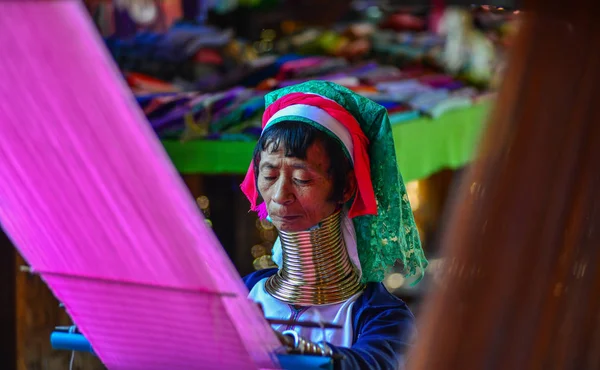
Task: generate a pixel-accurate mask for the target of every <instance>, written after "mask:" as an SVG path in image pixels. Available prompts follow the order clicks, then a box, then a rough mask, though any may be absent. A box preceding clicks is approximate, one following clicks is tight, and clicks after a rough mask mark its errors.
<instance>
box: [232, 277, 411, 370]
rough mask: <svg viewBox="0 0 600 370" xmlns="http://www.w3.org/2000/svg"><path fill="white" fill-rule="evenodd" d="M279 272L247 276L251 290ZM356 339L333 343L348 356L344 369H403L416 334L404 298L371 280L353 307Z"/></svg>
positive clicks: (341, 362)
mask: <svg viewBox="0 0 600 370" xmlns="http://www.w3.org/2000/svg"><path fill="white" fill-rule="evenodd" d="M275 273H277V269H266V270H259V271H256V272H253V273H251V274H250V275H248V276H246V277H244V283H245V284H246V286H247V287H248V289H249V290H252V288H253V287H254V285H256V283H258V282H259V281H261V280H262V279H265V278H267V277H269V276H272V275H274V274H275ZM352 323H353V327H354V328H353V329H354V330H353V333H354V337H353V341H352V346H351V347H350V348H344V347H337V346H333V345H331V348H332V350H333V352H334V353H336V354H340V355H342V356H343V357H344V359H343V360H341V361H340V369H343V370H347V369H348V370H349V369H364V370H379V369H399V368H402V367H403V365H404V358H405V354H406V352H407V350H408V349H409V347H410V345H411V341H412V338H413V335H414V333H415V319H414V316H413V314H412V313H411V312H410V310H409V309H408V306H407V305H406V303H404V301H402V300H401V299H399V298H397V297H395V296H393V295H392V294H390V293H389V292H388V291H387V289H386V288H385V287H384V286H383V284H381V283H368V284H367V285H366V288H365V290H364V291H363V294H362V295H360V297H358V299H357V301H356V303H355V304H354V305H353V307H352Z"/></svg>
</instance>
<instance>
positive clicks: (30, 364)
mask: <svg viewBox="0 0 600 370" xmlns="http://www.w3.org/2000/svg"><path fill="white" fill-rule="evenodd" d="M184 181H185V183H186V184H187V186H188V188H189V189H190V192H191V194H192V195H193V196H194V198H197V197H199V196H202V195H206V196H208V198H209V200H210V202H211V207H210V208H211V220H212V221H213V225H214V230H215V233H216V234H217V236H218V237H219V239H220V240H221V243H222V244H223V246H224V248H225V249H226V251H227V253H228V254H229V256H230V258H231V259H232V260H233V262H234V264H235V265H236V267H237V268H238V271H239V272H240V274H242V275H245V274H247V273H249V272H251V271H252V270H253V269H252V256H251V253H250V248H251V247H252V245H254V244H255V243H256V242H257V241H258V236H257V235H256V229H255V228H254V222H255V217H254V216H253V215H249V214H248V208H249V206H248V202H247V201H246V200H245V198H244V197H243V195H241V192H239V191H237V189H238V187H237V186H238V184H239V183H240V182H241V181H242V178H241V177H240V176H214V177H210V176H209V177H204V176H184ZM24 265H26V263H25V261H24V260H23V259H22V258H21V256H20V255H19V254H18V253H17V252H16V249H15V248H14V246H13V245H12V244H11V243H10V240H9V239H8V238H7V237H6V235H5V234H4V233H2V232H0V302H2V304H0V335H1V336H2V337H3V339H4V340H3V341H2V342H3V345H2V346H0V365H1V366H0V369H1V370H10V369H18V370H65V369H68V368H69V361H70V357H71V353H70V352H67V351H55V350H53V349H52V348H51V346H50V333H51V332H52V330H53V329H54V327H56V326H63V325H65V326H66V325H71V324H72V323H71V321H70V318H69V317H68V315H67V314H66V313H65V311H64V309H62V308H60V307H59V302H58V301H57V300H56V299H55V298H54V296H53V294H52V293H51V292H50V290H49V289H48V287H47V286H46V285H45V284H44V282H43V281H42V280H41V279H40V277H39V276H37V275H31V274H28V273H24V272H19V268H20V266H24ZM73 369H75V370H84V369H85V370H101V369H105V367H104V366H103V365H102V363H101V362H100V361H99V360H98V359H97V358H96V357H95V356H93V355H90V354H85V353H79V352H78V353H76V354H75V357H74V362H73Z"/></svg>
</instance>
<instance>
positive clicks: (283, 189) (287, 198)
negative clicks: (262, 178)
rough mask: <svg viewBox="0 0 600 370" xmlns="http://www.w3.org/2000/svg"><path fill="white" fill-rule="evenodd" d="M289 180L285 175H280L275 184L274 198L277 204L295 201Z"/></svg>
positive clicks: (272, 198)
mask: <svg viewBox="0 0 600 370" xmlns="http://www.w3.org/2000/svg"><path fill="white" fill-rule="evenodd" d="M290 185H291V184H290V183H289V181H287V180H286V179H285V177H284V176H281V177H279V179H278V180H277V182H276V183H275V184H273V196H272V197H271V200H273V201H274V202H275V203H277V204H281V205H284V206H285V205H288V204H290V203H292V202H293V201H294V192H293V191H292V188H291V186H290Z"/></svg>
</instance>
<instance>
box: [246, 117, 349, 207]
mask: <svg viewBox="0 0 600 370" xmlns="http://www.w3.org/2000/svg"><path fill="white" fill-rule="evenodd" d="M315 142H320V143H322V144H323V146H324V149H325V153H327V155H328V156H329V169H328V171H327V174H328V175H329V176H330V177H331V179H332V181H333V189H332V192H331V195H330V197H329V200H330V201H332V202H335V203H338V202H341V201H343V198H344V190H345V189H346V186H347V183H346V181H347V179H348V173H349V172H350V171H351V170H352V164H351V163H350V160H349V159H348V156H347V155H346V153H345V151H344V149H343V147H342V144H341V143H340V142H339V141H338V140H337V139H335V138H333V137H332V136H330V135H329V134H327V133H326V132H324V131H322V130H319V129H317V128H315V127H313V126H311V125H309V124H306V123H303V122H297V121H283V122H279V123H277V124H275V125H273V126H270V127H268V128H267V129H266V130H265V131H264V132H263V133H262V136H261V137H260V139H259V140H258V143H257V144H256V147H255V148H254V154H253V160H252V163H253V164H254V176H255V181H256V180H257V179H258V168H259V165H260V155H261V153H262V152H263V151H265V150H267V149H269V151H270V152H271V153H272V152H276V151H277V150H279V146H280V145H283V148H284V149H285V153H284V155H285V156H286V157H294V158H298V159H303V160H304V159H306V152H307V150H308V148H310V146H311V145H313V144H314V143H315Z"/></svg>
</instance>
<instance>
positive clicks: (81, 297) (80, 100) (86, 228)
mask: <svg viewBox="0 0 600 370" xmlns="http://www.w3.org/2000/svg"><path fill="white" fill-rule="evenodd" d="M0 45H2V48H3V50H4V52H3V55H2V58H0V81H2V83H0V179H1V181H0V223H1V224H2V227H3V228H4V230H5V231H6V232H7V234H8V235H9V236H10V238H11V239H12V241H13V243H14V244H15V246H16V247H17V248H18V249H19V251H20V253H21V254H22V255H23V257H24V258H25V259H26V260H27V262H28V263H29V264H30V265H31V266H32V267H33V268H34V270H38V271H41V272H42V278H43V279H44V280H45V282H46V283H47V284H48V286H49V287H50V289H51V290H52V292H53V293H54V294H55V295H56V297H57V298H58V300H59V301H61V302H62V303H63V304H64V305H65V307H66V309H67V311H68V313H69V314H70V315H71V317H72V319H73V321H74V322H75V324H76V325H77V326H78V327H79V328H80V330H81V331H82V333H83V334H84V335H85V336H86V337H87V338H88V339H89V340H90V342H91V344H92V346H93V348H94V350H95V352H96V353H97V355H98V356H99V358H100V359H101V360H102V362H103V363H104V364H105V365H106V366H107V367H108V369H110V370H112V369H123V370H135V369H140V370H141V369H143V370H153V369H157V370H159V369H161V370H164V369H191V370H193V369H256V368H276V367H277V364H276V362H275V360H273V358H272V353H273V351H274V350H275V349H276V348H278V347H279V342H278V340H277V338H276V337H275V335H274V333H273V331H272V330H271V328H270V326H269V325H268V323H267V322H266V320H265V319H264V318H263V317H262V314H261V312H260V311H259V310H258V308H257V307H256V305H255V304H253V303H251V302H250V301H248V300H247V299H246V296H247V294H248V292H247V289H246V288H245V286H244V285H243V283H242V281H241V279H240V276H239V275H238V273H237V271H236V270H235V268H234V266H233V264H232V263H231V261H230V260H229V258H228V257H227V254H226V253H225V252H224V250H223V249H222V248H221V246H220V244H219V242H218V240H217V239H216V237H215V236H214V234H213V233H212V232H211V231H210V230H209V229H208V228H207V227H206V226H205V223H204V220H203V218H202V215H201V214H200V212H199V210H198V208H197V206H196V205H195V202H194V201H193V199H191V197H190V195H189V193H188V191H187V189H186V188H185V186H184V184H183V183H182V181H181V179H180V178H179V176H178V174H177V173H176V171H175V169H174V168H173V165H172V164H171V162H170V160H169V158H168V157H167V155H166V154H165V152H164V150H163V148H162V146H161V145H160V142H159V141H158V139H157V138H156V136H155V135H154V133H153V132H152V130H151V128H150V125H149V124H148V122H147V121H146V119H145V117H144V115H143V113H142V112H141V110H140V109H139V107H138V106H137V104H136V103H135V100H134V98H133V96H132V95H131V92H130V91H129V89H128V87H127V86H126V85H125V83H124V81H122V79H121V78H120V75H119V71H118V69H117V67H116V66H115V64H114V62H113V61H112V59H111V58H110V56H109V55H108V53H107V52H106V50H105V49H104V46H103V45H102V40H101V39H100V37H99V35H98V34H97V31H96V30H95V29H94V26H93V24H92V23H91V22H90V19H89V17H88V16H87V14H85V9H84V7H83V5H82V3H81V2H79V1H72V0H53V1H39V2H38V1H12V2H0ZM43 271H52V272H55V273H60V274H64V275H65V276H67V275H75V278H74V277H65V276H60V275H56V274H47V275H44V274H43ZM81 275H84V276H96V277H103V278H105V279H109V280H116V281H126V282H138V283H139V284H141V285H148V286H151V285H160V286H173V287H181V288H182V289H184V290H185V289H187V290H189V289H202V290H205V291H220V292H229V293H233V294H235V297H233V298H232V297H227V296H215V295H210V294H190V293H189V292H181V291H177V290H168V289H165V290H157V289H151V288H150V287H144V286H136V285H132V284H120V285H115V284H114V283H107V282H103V281H101V280H92V281H91V280H89V279H88V280H86V279H78V278H76V276H81Z"/></svg>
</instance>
